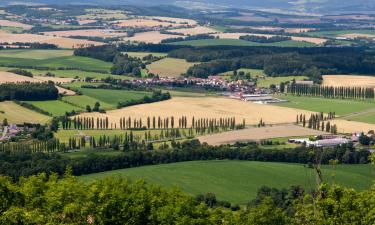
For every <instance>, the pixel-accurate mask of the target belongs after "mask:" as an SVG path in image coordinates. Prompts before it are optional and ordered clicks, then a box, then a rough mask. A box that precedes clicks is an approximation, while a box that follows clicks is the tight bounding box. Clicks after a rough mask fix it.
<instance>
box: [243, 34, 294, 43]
mask: <svg viewBox="0 0 375 225" xmlns="http://www.w3.org/2000/svg"><path fill="white" fill-rule="evenodd" d="M240 39H241V40H244V41H251V42H257V43H276V42H281V41H290V40H292V38H291V37H288V36H269V37H267V36H257V35H243V36H240Z"/></svg>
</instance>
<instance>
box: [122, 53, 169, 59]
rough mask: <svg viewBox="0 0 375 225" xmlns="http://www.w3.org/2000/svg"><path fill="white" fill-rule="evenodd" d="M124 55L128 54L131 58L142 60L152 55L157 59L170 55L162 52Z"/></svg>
mask: <svg viewBox="0 0 375 225" xmlns="http://www.w3.org/2000/svg"><path fill="white" fill-rule="evenodd" d="M124 53H125V54H128V55H129V56H131V57H135V58H140V59H142V58H143V57H145V56H147V55H150V54H151V55H153V56H156V57H164V56H167V55H168V54H167V53H160V52H124Z"/></svg>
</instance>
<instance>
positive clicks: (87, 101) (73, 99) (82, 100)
mask: <svg viewBox="0 0 375 225" xmlns="http://www.w3.org/2000/svg"><path fill="white" fill-rule="evenodd" d="M62 100H63V101H64V102H68V103H70V104H72V105H75V106H77V107H79V108H82V109H86V106H87V105H89V106H91V108H93V106H94V105H95V103H96V102H99V103H100V108H102V109H105V110H108V109H114V108H115V107H114V106H113V105H111V104H108V103H105V102H103V101H99V100H98V99H95V98H92V97H89V96H86V95H74V96H64V97H63V98H62Z"/></svg>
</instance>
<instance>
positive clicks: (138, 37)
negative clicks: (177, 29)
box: [123, 31, 183, 44]
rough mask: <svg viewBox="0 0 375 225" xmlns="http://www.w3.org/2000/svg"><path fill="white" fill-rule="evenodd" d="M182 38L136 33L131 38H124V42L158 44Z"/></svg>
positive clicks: (158, 33) (155, 32)
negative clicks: (165, 40) (170, 39)
mask: <svg viewBox="0 0 375 225" xmlns="http://www.w3.org/2000/svg"><path fill="white" fill-rule="evenodd" d="M177 37H183V36H180V35H171V34H161V33H160V32H159V31H149V32H142V33H136V34H135V35H134V36H133V37H125V38H124V39H123V40H124V41H134V42H146V43H154V44H158V43H160V42H161V41H162V40H164V39H168V38H177Z"/></svg>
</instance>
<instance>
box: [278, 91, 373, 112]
mask: <svg viewBox="0 0 375 225" xmlns="http://www.w3.org/2000/svg"><path fill="white" fill-rule="evenodd" d="M276 97H278V98H281V99H285V100H288V101H289V102H285V103H279V104H277V105H278V106H284V107H290V108H296V109H304V110H310V111H315V112H325V113H328V112H336V115H339V116H344V115H348V114H352V113H355V112H361V111H366V110H370V109H373V108H374V107H375V102H374V101H357V100H342V99H328V98H316V97H305V96H292V95H280V96H276Z"/></svg>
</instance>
